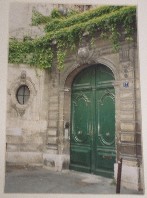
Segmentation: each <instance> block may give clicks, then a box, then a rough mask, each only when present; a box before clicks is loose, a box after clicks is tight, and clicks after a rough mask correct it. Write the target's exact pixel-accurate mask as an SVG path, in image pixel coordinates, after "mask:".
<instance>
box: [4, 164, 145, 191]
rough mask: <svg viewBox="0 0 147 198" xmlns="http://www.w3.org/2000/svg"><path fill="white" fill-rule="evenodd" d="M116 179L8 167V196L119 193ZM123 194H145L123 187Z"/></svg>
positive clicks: (70, 172) (74, 172) (6, 181)
mask: <svg viewBox="0 0 147 198" xmlns="http://www.w3.org/2000/svg"><path fill="white" fill-rule="evenodd" d="M115 191H116V185H115V182H114V180H113V179H108V178H105V177H101V176H97V175H91V174H86V173H80V172H76V171H62V172H54V171H51V170H48V169H45V168H40V167H38V168H36V167H33V168H31V167H23V168H22V167H21V168H20V167H8V168H7V170H6V179H5V193H51V194H54V193H57V194H60V193H61V194H115ZM121 194H142V192H137V191H135V190H128V189H125V188H121Z"/></svg>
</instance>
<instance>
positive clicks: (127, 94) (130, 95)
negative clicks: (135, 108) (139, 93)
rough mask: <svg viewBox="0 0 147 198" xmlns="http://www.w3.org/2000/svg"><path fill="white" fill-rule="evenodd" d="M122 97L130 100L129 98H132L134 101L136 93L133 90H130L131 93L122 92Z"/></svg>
mask: <svg viewBox="0 0 147 198" xmlns="http://www.w3.org/2000/svg"><path fill="white" fill-rule="evenodd" d="M120 97H121V98H122V99H126V100H127V99H128V98H132V99H133V97H134V91H131V90H129V91H126V90H125V91H122V92H121V94H120Z"/></svg>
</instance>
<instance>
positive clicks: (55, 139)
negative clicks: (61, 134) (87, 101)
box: [47, 136, 57, 144]
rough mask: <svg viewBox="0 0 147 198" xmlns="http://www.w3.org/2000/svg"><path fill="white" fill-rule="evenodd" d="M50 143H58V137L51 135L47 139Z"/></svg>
mask: <svg viewBox="0 0 147 198" xmlns="http://www.w3.org/2000/svg"><path fill="white" fill-rule="evenodd" d="M47 143H48V144H57V137H52V136H49V137H48V140H47Z"/></svg>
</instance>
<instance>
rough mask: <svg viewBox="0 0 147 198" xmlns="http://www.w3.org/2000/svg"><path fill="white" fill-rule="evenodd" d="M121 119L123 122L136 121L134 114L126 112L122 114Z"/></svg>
mask: <svg viewBox="0 0 147 198" xmlns="http://www.w3.org/2000/svg"><path fill="white" fill-rule="evenodd" d="M120 119H121V120H130V121H131V120H134V119H135V115H134V112H133V111H132V112H129V113H128V112H125V111H122V112H121V114H120Z"/></svg>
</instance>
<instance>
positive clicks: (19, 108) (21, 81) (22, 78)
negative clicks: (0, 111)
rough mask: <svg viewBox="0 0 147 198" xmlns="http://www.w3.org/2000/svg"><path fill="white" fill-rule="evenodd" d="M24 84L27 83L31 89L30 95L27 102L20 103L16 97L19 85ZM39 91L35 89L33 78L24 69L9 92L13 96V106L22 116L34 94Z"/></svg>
mask: <svg viewBox="0 0 147 198" xmlns="http://www.w3.org/2000/svg"><path fill="white" fill-rule="evenodd" d="M22 85H26V86H27V87H28V89H29V91H30V97H29V99H28V101H27V103H26V104H23V105H22V104H19V102H18V101H17V98H16V94H17V91H18V89H19V87H21V86H22ZM36 93H37V91H36V89H35V86H34V84H33V83H32V81H31V79H30V78H29V77H27V74H26V72H25V71H22V72H21V74H20V77H18V78H17V79H16V80H15V81H14V83H12V84H11V86H10V88H9V89H8V94H9V95H10V97H11V107H12V108H14V109H15V110H16V111H17V112H18V114H19V115H20V116H23V115H24V113H25V111H26V109H27V108H28V107H29V106H30V105H31V103H32V101H33V98H34V96H35V95H36Z"/></svg>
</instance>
